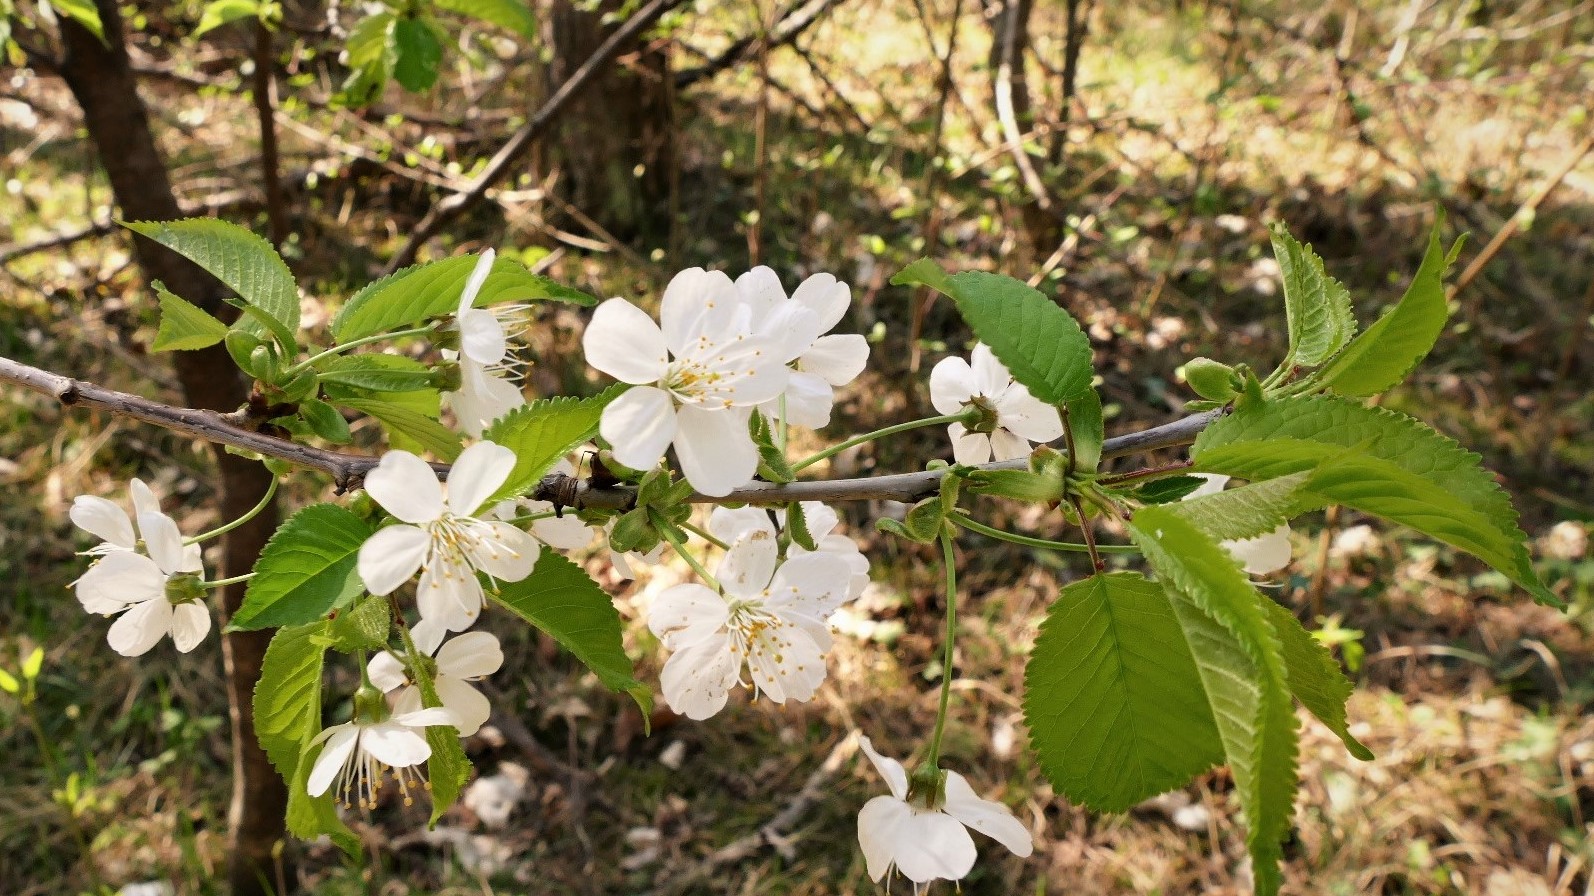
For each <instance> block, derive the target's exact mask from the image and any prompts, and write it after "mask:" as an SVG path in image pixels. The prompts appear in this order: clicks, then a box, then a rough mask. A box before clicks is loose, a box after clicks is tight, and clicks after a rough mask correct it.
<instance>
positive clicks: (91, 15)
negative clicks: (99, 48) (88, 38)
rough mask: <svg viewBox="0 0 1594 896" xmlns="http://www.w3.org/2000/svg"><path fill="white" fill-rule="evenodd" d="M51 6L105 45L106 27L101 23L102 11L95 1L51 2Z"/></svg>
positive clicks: (60, 0)
mask: <svg viewBox="0 0 1594 896" xmlns="http://www.w3.org/2000/svg"><path fill="white" fill-rule="evenodd" d="M49 4H50V7H51V8H53V9H54V10H55V11H56V12H58V13H63V14H65V15H66V17H67V18H69V19H71V20H72V21H74V22H76V23H78V24H79V25H82V26H83V27H84V28H87V29H88V30H89V33H90V34H93V35H94V36H95V37H97V38H99V39H100V43H102V44H103V43H105V25H104V23H102V22H101V21H100V10H99V7H97V6H95V5H94V0H49Z"/></svg>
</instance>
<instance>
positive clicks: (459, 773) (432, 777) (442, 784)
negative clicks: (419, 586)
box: [406, 642, 471, 827]
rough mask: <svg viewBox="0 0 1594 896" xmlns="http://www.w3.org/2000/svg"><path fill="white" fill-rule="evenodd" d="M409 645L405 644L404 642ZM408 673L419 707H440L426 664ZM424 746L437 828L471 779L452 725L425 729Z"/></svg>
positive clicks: (429, 726)
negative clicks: (416, 690)
mask: <svg viewBox="0 0 1594 896" xmlns="http://www.w3.org/2000/svg"><path fill="white" fill-rule="evenodd" d="M406 643H408V642H406ZM410 671H411V672H412V673H413V674H414V675H415V686H416V687H417V688H419V689H420V691H421V705H422V706H442V705H443V700H442V698H441V697H439V696H438V694H437V682H436V681H435V680H434V679H433V678H432V670H431V667H430V666H429V665H428V664H426V663H413V664H411V665H410ZM426 743H427V744H428V745H429V746H431V748H432V755H431V757H430V758H428V759H427V760H426V779H427V781H429V782H430V785H431V787H430V789H431V793H432V816H431V820H430V822H429V825H430V826H431V827H436V826H437V822H438V820H439V819H441V818H442V817H443V813H444V812H447V811H448V807H449V806H452V805H454V801H455V800H456V799H459V794H460V792H461V791H463V790H464V789H465V782H466V781H468V780H469V779H470V767H471V766H470V759H469V758H467V757H466V756H465V747H464V745H463V744H461V743H460V739H459V731H458V729H456V728H454V726H452V725H428V726H427V727H426Z"/></svg>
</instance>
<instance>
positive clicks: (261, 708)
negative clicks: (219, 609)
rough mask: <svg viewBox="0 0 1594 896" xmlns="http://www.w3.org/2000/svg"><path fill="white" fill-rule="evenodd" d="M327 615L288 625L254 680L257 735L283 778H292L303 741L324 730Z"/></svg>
mask: <svg viewBox="0 0 1594 896" xmlns="http://www.w3.org/2000/svg"><path fill="white" fill-rule="evenodd" d="M328 625H329V623H328V622H326V621H325V620H322V621H319V622H311V623H309V624H307V625H290V626H287V627H284V628H283V629H282V630H281V631H279V632H277V633H276V634H275V635H273V636H272V638H271V643H270V644H269V645H267V646H266V655H265V658H264V659H263V660H262V661H261V663H260V680H259V681H258V682H257V683H256V684H255V699H254V707H255V736H256V737H257V738H259V740H260V746H261V747H262V748H263V749H264V750H265V751H266V756H267V758H269V759H270V760H271V764H272V765H275V766H276V767H277V771H278V772H280V773H281V774H282V778H283V780H284V781H291V780H293V777H294V774H293V773H294V768H295V767H296V766H297V765H298V763H299V755H300V753H301V752H302V750H303V747H304V744H305V743H306V742H307V741H308V740H310V739H311V738H313V737H315V736H316V735H317V734H319V733H320V732H321V665H322V662H323V661H324V660H325V658H326V643H325V641H326V638H325V636H326V632H327V626H328Z"/></svg>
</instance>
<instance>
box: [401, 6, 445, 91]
mask: <svg viewBox="0 0 1594 896" xmlns="http://www.w3.org/2000/svg"><path fill="white" fill-rule="evenodd" d="M393 42H394V44H395V45H396V46H397V47H398V60H397V61H396V62H394V64H393V80H395V81H397V82H399V83H400V84H402V85H403V86H404V89H405V90H408V91H409V92H411V93H421V92H423V91H426V90H431V89H432V85H433V84H436V83H437V75H438V72H439V68H438V67H439V66H440V65H441V64H442V62H443V42H442V41H441V40H440V39H438V36H437V31H436V30H435V29H434V26H433V25H432V23H430V22H428V21H426V20H425V19H419V18H409V17H405V18H401V19H399V20H398V22H397V23H395V24H394V26H393Z"/></svg>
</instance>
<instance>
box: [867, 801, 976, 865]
mask: <svg viewBox="0 0 1594 896" xmlns="http://www.w3.org/2000/svg"><path fill="white" fill-rule="evenodd" d="M866 830H867V831H868V837H869V840H870V843H869V845H868V846H867V847H866V848H865V850H864V857H865V861H866V862H868V860H869V855H870V853H871V852H873V853H874V854H875V855H876V856H877V857H878V858H877V859H876V860H875V861H874V862H870V863H869V864H870V874H871V875H873V874H874V871H875V869H876V867H878V862H879V861H881V860H889V861H890V862H893V863H895V864H896V867H897V870H898V871H899V872H901V873H902V876H903V877H906V878H907V879H908V880H911V881H913V882H914V883H915V884H922V883H927V882H929V881H932V880H938V879H944V880H961V879H962V878H963V876H964V875H966V874H968V873H969V871H970V870H971V869H973V867H974V859H975V851H974V838H972V837H970V836H969V832H968V830H967V829H966V828H964V827H963V825H961V824H958V823H957V822H956V821H954V820H952V819H951V818H950V817H948V816H946V815H943V814H941V813H940V812H919V811H915V810H914V809H913V808H912V807H911V806H909V805H908V804H907V803H904V802H902V801H901V800H896V799H892V798H890V797H875V798H874V799H872V800H870V801H869V802H867V803H865V804H864V807H863V810H862V811H860V812H859V813H858V842H859V844H860V845H863V843H864V838H865V831H866ZM881 873H882V874H884V871H883V870H882V872H881Z"/></svg>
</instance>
